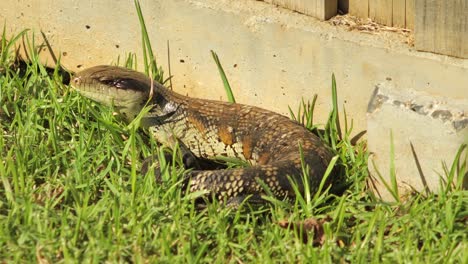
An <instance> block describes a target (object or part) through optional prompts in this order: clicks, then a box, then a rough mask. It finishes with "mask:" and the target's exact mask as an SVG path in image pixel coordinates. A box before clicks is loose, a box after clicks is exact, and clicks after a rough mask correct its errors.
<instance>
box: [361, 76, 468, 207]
mask: <svg viewBox="0 0 468 264" xmlns="http://www.w3.org/2000/svg"><path fill="white" fill-rule="evenodd" d="M392 85H393V84H392V83H391V81H389V82H386V83H381V84H379V85H378V86H377V87H376V90H375V91H374V94H373V96H372V98H371V100H370V102H369V105H368V113H367V121H368V122H367V128H368V147H369V151H370V152H371V156H370V158H369V169H370V172H371V175H372V177H373V185H372V186H373V187H375V189H376V193H377V194H378V195H379V196H380V197H381V198H383V199H384V200H393V197H392V195H391V193H390V192H389V190H388V188H387V187H386V186H385V184H384V182H383V181H385V182H386V183H387V184H388V185H390V186H391V176H390V175H391V173H390V168H391V166H390V165H391V163H392V159H393V162H394V170H395V174H396V178H397V182H398V187H399V188H398V189H399V196H400V197H405V196H406V195H407V194H409V193H411V192H412V191H413V190H417V191H423V192H424V191H432V192H437V191H438V190H439V188H440V187H441V181H442V182H445V183H446V182H448V180H447V177H446V176H447V175H446V173H444V170H443V167H442V162H444V163H445V164H446V165H447V167H448V168H450V167H451V165H452V162H453V161H454V159H455V155H456V153H457V150H458V148H459V147H460V146H461V145H462V144H464V143H465V144H467V143H468V99H453V98H447V97H441V96H433V95H429V94H427V93H423V92H417V91H415V90H413V89H408V90H407V91H404V92H403V91H398V92H396V91H395V89H393V88H392ZM391 134H392V135H393V137H391V136H390V135H391ZM392 138H393V142H392ZM392 143H393V147H394V156H393V157H392V155H391V144H392ZM464 154H465V155H464V156H463V157H462V159H463V158H466V157H467V156H466V152H465V153H464ZM379 175H381V177H382V178H383V179H381V178H380V177H379ZM455 180H456V179H455ZM465 180H468V179H465ZM464 185H465V187H466V183H465V184H464Z"/></svg>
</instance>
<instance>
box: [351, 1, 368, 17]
mask: <svg viewBox="0 0 468 264" xmlns="http://www.w3.org/2000/svg"><path fill="white" fill-rule="evenodd" d="M349 14H350V15H353V16H357V17H360V18H368V17H369V2H368V1H367V0H349Z"/></svg>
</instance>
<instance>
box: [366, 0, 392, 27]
mask: <svg viewBox="0 0 468 264" xmlns="http://www.w3.org/2000/svg"><path fill="white" fill-rule="evenodd" d="M392 13H393V7H392V0H372V1H369V17H370V18H371V19H372V20H374V21H375V22H377V23H379V24H383V25H387V26H391V25H392Z"/></svg>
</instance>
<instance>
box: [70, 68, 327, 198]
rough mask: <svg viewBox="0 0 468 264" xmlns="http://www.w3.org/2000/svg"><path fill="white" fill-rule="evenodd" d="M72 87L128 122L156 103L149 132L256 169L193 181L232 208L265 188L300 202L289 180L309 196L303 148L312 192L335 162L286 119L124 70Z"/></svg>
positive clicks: (82, 76) (196, 174)
mask: <svg viewBox="0 0 468 264" xmlns="http://www.w3.org/2000/svg"><path fill="white" fill-rule="evenodd" d="M72 86H73V87H74V88H75V89H77V90H78V91H79V92H80V93H81V94H83V95H84V96H86V97H88V98H90V99H92V100H95V101H97V102H100V103H102V104H104V105H108V106H110V105H113V106H115V107H116V109H118V110H119V112H120V113H121V114H122V115H123V116H124V117H125V118H126V119H127V120H128V121H131V120H132V119H133V118H134V117H135V116H136V115H137V114H138V113H139V112H140V110H142V108H143V107H144V106H145V105H152V106H153V108H152V110H151V111H150V112H149V113H148V114H147V115H146V116H145V117H144V118H143V120H142V126H144V127H147V128H148V129H149V130H150V131H151V133H152V134H153V135H154V137H155V138H156V139H157V140H158V141H159V142H161V143H162V144H164V145H166V146H168V147H170V148H173V147H175V145H176V143H178V144H179V145H182V146H183V147H184V148H187V149H188V150H190V151H191V152H192V153H193V155H195V156H196V157H198V158H205V159H216V157H219V156H226V157H234V158H239V159H242V160H244V161H247V162H248V163H250V164H251V166H250V167H246V168H236V169H223V170H206V171H202V170H195V171H191V172H189V173H188V175H186V176H187V178H186V182H185V184H186V186H187V187H188V188H189V189H190V191H191V192H194V191H199V190H203V191H207V193H209V194H211V195H214V196H215V197H216V198H218V199H220V200H226V202H227V203H230V204H238V203H240V202H242V201H243V200H244V199H245V198H246V197H247V196H251V200H252V201H261V200H262V199H261V196H262V195H264V194H265V191H264V186H265V185H266V186H268V187H269V189H270V190H271V193H272V194H273V195H274V196H276V197H277V198H294V196H295V192H294V189H293V187H292V185H291V183H290V181H289V180H288V175H289V176H290V177H291V178H292V180H293V181H295V182H296V183H297V186H298V188H299V191H300V192H301V193H303V192H304V183H303V181H302V179H303V176H302V175H303V169H302V166H301V157H300V151H299V146H301V148H302V152H303V159H304V163H305V164H306V165H307V167H308V169H309V173H308V175H309V178H308V179H307V180H308V184H309V186H310V190H311V191H312V192H315V191H316V189H317V187H318V185H319V183H320V182H321V180H322V177H323V175H324V173H325V170H326V168H327V166H328V163H329V162H330V159H331V158H332V154H331V153H330V151H329V150H328V149H327V147H325V145H324V144H323V143H322V142H321V141H320V139H319V138H318V137H317V136H315V135H314V134H312V133H311V132H310V131H308V130H307V129H306V128H304V127H303V126H302V125H300V124H299V123H297V122H295V121H292V120H290V119H289V118H287V117H285V116H282V115H279V114H277V113H274V112H271V111H268V110H265V109H261V108H258V107H254V106H248V105H242V104H234V103H226V102H220V101H213V100H203V99H196V98H190V97H187V96H183V95H180V94H177V93H175V92H173V91H171V90H169V89H167V88H165V87H164V86H162V85H161V84H159V83H156V82H152V81H151V79H149V78H148V77H146V76H145V75H144V74H142V73H139V72H135V71H132V70H128V69H125V68H120V67H114V66H96V67H92V68H89V69H86V70H84V71H82V72H79V73H77V74H76V75H75V77H74V78H73V80H72ZM151 87H152V88H151ZM261 182H263V183H261ZM207 197H211V196H210V195H208V196H207Z"/></svg>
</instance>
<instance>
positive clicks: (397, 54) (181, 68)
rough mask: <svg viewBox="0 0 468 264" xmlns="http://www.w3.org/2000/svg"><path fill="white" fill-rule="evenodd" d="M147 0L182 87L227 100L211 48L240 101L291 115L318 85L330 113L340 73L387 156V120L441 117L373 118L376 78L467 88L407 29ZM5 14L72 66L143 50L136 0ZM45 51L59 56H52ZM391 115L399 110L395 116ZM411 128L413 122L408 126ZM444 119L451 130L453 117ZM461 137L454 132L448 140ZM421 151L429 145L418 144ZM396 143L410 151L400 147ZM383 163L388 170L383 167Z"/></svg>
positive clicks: (198, 1)
mask: <svg viewBox="0 0 468 264" xmlns="http://www.w3.org/2000/svg"><path fill="white" fill-rule="evenodd" d="M141 6H142V8H143V13H144V16H145V19H146V24H147V27H148V30H149V34H150V36H151V40H152V44H153V46H154V47H155V49H156V53H157V55H158V58H159V63H160V64H162V66H163V67H164V68H165V69H167V59H166V54H167V49H166V44H167V42H168V41H169V43H170V54H171V69H172V75H174V78H173V86H174V89H175V90H176V91H178V92H181V93H183V94H189V95H190V96H194V97H203V98H210V99H225V95H224V90H223V88H222V82H221V80H220V77H219V74H218V71H217V68H216V66H215V64H214V62H213V60H212V58H211V55H210V50H214V51H216V52H217V53H218V55H219V56H220V59H221V62H222V64H223V66H224V68H225V71H226V73H227V75H228V77H229V81H230V83H231V85H232V86H233V90H234V94H235V96H236V99H237V101H238V102H241V103H246V104H251V105H257V106H260V107H264V108H267V109H270V110H273V111H276V112H279V113H283V114H287V113H288V111H287V107H288V105H290V106H291V107H292V108H293V109H295V108H296V107H297V105H298V103H299V102H300V100H301V98H305V99H306V100H307V99H310V98H312V96H313V94H315V93H317V94H318V95H319V99H318V102H317V108H316V113H315V117H316V120H318V122H324V121H325V120H326V118H327V116H328V112H329V109H330V105H331V103H330V95H331V93H330V84H331V74H332V73H335V75H336V78H337V84H338V95H339V105H340V106H342V105H344V106H345V107H346V111H347V113H348V115H349V118H352V119H353V120H354V128H355V130H354V133H359V132H361V131H363V130H366V129H369V130H370V131H369V133H371V132H372V135H369V136H370V139H369V140H370V144H371V148H370V149H371V150H373V151H379V153H377V154H379V155H380V156H382V155H385V154H386V153H389V149H388V145H386V144H387V143H388V142H389V140H390V138H389V132H388V130H385V131H383V132H381V133H382V134H379V133H378V134H375V132H374V131H381V130H379V129H383V128H381V127H380V126H383V127H384V128H389V127H390V126H391V127H394V128H395V129H394V138H395V139H397V138H398V140H400V139H401V140H406V139H407V138H408V137H407V136H408V133H409V132H406V134H405V133H402V134H400V133H399V132H398V131H400V130H401V131H411V133H409V135H411V140H412V142H416V141H415V139H416V138H418V137H422V138H423V137H424V138H426V139H427V140H429V139H430V138H431V136H430V135H426V134H425V133H428V131H427V129H421V128H419V126H422V125H423V123H424V122H439V121H436V120H432V121H424V120H426V119H425V118H426V117H424V116H422V115H416V116H414V118H413V119H414V120H413V119H405V118H398V113H399V112H398V111H396V110H397V109H394V110H391V108H389V109H388V111H387V110H385V109H382V110H381V112H380V113H381V114H382V115H383V116H382V117H385V115H389V118H388V119H386V120H387V121H391V123H385V124H384V123H383V121H382V122H380V121H378V120H377V119H378V117H377V116H375V117H374V118H375V119H376V121H375V122H374V123H371V125H370V126H368V125H367V120H366V111H367V104H368V102H369V98H370V97H371V95H372V91H373V90H374V88H375V85H376V84H377V83H381V82H383V81H385V80H391V81H392V83H393V84H394V85H393V86H392V88H391V92H392V93H394V94H399V93H401V94H405V93H406V92H407V91H408V90H411V91H415V92H423V93H425V94H428V95H430V96H434V98H438V97H445V98H449V99H447V100H448V101H450V102H451V101H452V100H455V101H456V100H466V99H467V97H468V92H467V91H468V60H463V59H457V58H451V57H447V56H441V55H436V54H430V53H422V52H417V51H415V50H414V48H412V47H410V46H408V44H406V43H405V42H407V39H406V37H405V36H402V35H400V34H396V33H391V32H368V33H370V34H364V33H359V32H356V31H349V30H348V28H346V27H337V26H332V25H331V24H329V23H327V22H320V21H318V20H317V19H315V18H312V17H308V16H305V15H302V14H298V13H295V12H292V11H289V10H285V9H282V8H277V7H274V6H272V5H269V4H267V3H265V2H262V1H253V0H238V1H231V0H160V1H150V0H144V1H143V0H142V1H141ZM2 22H6V26H7V29H8V33H14V32H15V33H18V32H19V31H20V30H22V29H24V28H31V29H33V30H34V31H35V32H36V36H37V40H38V42H37V44H40V43H41V41H42V36H41V34H40V33H39V32H40V31H43V32H44V35H45V36H46V38H47V39H48V41H49V42H50V44H51V46H52V48H53V50H54V52H55V53H56V54H57V55H61V57H62V63H63V65H65V66H66V67H67V68H69V69H71V70H77V69H79V68H86V67H89V66H93V65H97V64H108V63H111V62H113V61H114V62H115V61H116V58H117V56H120V57H121V58H123V57H124V56H125V54H126V53H128V52H137V53H138V54H141V44H140V40H141V37H140V30H139V24H138V18H137V15H136V11H135V8H134V6H133V1H114V0H101V1H91V0H79V1H78V0H73V1H56V0H38V1H16V0H2V1H0V23H2ZM46 53H47V52H46V50H45V49H44V54H46ZM46 60H48V61H49V62H51V59H50V58H49V59H47V56H44V61H46ZM140 61H141V60H140ZM140 69H141V67H140ZM383 107H384V108H385V107H386V106H383ZM384 113H388V114H384ZM465 113H466V112H465ZM394 115H396V116H394ZM392 116H394V119H390V117H392ZM382 120H385V119H382ZM418 120H419V121H418ZM370 122H371V121H370ZM379 122H380V123H379ZM418 124H419V125H418ZM436 124H437V123H434V126H429V125H427V126H423V127H425V128H428V127H431V128H432V127H437V125H436ZM398 127H399V128H401V129H397V128H398ZM408 127H411V128H412V130H405V129H403V128H408ZM439 128H440V129H442V130H443V129H444V128H445V125H443V124H441V127H439ZM434 133H435V132H434ZM438 133H441V134H440V135H439V137H437V138H438V140H439V139H441V140H442V139H443V138H442V136H441V135H443V131H442V132H438ZM375 135H377V136H375ZM374 136H375V137H374ZM379 142H380V143H379ZM404 142H408V141H407V140H406V141H404ZM457 142H458V141H457ZM379 144H382V145H379ZM452 144H453V142H452V141H450V142H448V141H447V146H448V145H450V146H452ZM445 145H446V144H445V143H443V142H441V146H445ZM453 149H454V145H453V147H450V148H442V147H441V148H438V149H436V150H437V153H440V156H441V157H442V156H444V157H449V158H448V161H450V155H453V153H454V152H452V150H453ZM415 150H416V152H417V153H418V152H420V151H422V147H421V146H419V145H415ZM396 151H403V152H404V151H406V152H407V151H408V150H407V149H403V148H399V147H398V148H397V150H396ZM401 155H403V154H401ZM397 156H400V153H398V154H397ZM411 162H412V161H411ZM432 162H434V163H435V161H430V162H428V164H431V163H432ZM437 164H440V163H439V162H437ZM434 166H436V167H437V165H434ZM431 168H433V167H431ZM380 170H381V171H387V170H386V168H384V167H382V168H380ZM427 170H431V169H429V168H427V169H426V168H424V172H425V173H426V174H428V173H429V172H426V171H427ZM403 172H404V170H403ZM403 172H401V171H399V172H398V173H403ZM408 175H409V174H408ZM412 175H417V174H412Z"/></svg>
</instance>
